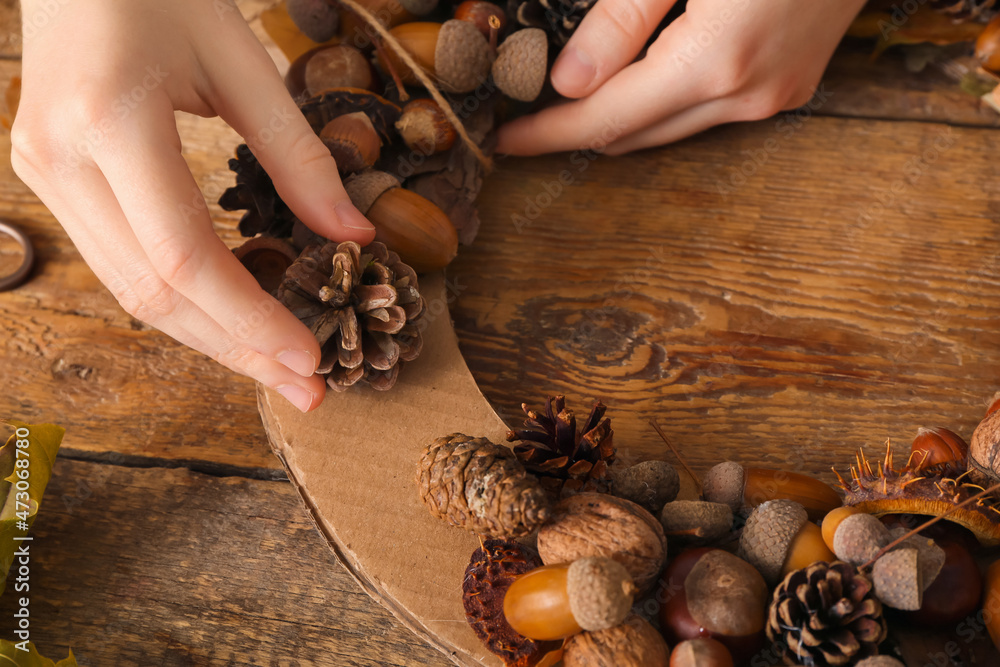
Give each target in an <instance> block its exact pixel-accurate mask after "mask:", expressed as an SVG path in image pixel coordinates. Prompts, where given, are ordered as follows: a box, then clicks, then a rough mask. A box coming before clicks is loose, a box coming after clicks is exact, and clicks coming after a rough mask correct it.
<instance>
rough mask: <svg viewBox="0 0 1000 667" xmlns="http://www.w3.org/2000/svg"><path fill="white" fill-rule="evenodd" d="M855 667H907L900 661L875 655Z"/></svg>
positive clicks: (886, 656)
mask: <svg viewBox="0 0 1000 667" xmlns="http://www.w3.org/2000/svg"><path fill="white" fill-rule="evenodd" d="M854 667H906V665H904V664H903V663H901V662H900V661H899V660H896V659H895V658H893V657H892V656H888V655H873V656H872V657H870V658H865V659H864V660H862V661H861V662H859V663H858V664H857V665H855V666H854Z"/></svg>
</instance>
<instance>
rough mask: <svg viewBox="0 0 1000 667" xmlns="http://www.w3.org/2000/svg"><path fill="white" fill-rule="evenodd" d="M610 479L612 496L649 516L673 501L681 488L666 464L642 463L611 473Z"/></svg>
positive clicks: (674, 472) (676, 475)
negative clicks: (643, 508)
mask: <svg viewBox="0 0 1000 667" xmlns="http://www.w3.org/2000/svg"><path fill="white" fill-rule="evenodd" d="M613 479H614V481H613V484H612V489H613V492H614V494H615V495H616V496H618V497H619V498H625V499H626V500H631V501H632V502H634V503H636V504H637V505H641V506H642V507H645V508H646V509H647V510H649V511H650V512H652V513H653V514H658V513H659V512H660V511H661V510H662V509H663V506H664V505H665V504H667V503H668V502H670V501H671V500H673V499H674V498H676V497H677V492H678V491H680V487H681V481H680V476H679V475H678V474H677V468H675V467H674V466H673V465H672V464H671V463H670V462H669V461H642V462H641V463H636V464H635V465H632V466H629V467H627V468H623V469H622V470H618V471H617V472H614V473H613Z"/></svg>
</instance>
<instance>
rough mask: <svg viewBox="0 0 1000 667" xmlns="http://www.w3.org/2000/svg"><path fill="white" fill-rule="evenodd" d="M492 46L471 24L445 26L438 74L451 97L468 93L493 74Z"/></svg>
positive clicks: (453, 21)
mask: <svg viewBox="0 0 1000 667" xmlns="http://www.w3.org/2000/svg"><path fill="white" fill-rule="evenodd" d="M491 64H492V58H491V56H490V45H489V42H487V41H486V38H485V37H483V33H481V32H479V30H478V29H476V26H475V25H473V24H472V23H469V22H468V21H459V20H458V19H451V20H449V21H445V22H444V23H442V24H441V32H439V33H438V41H437V46H436V47H435V49H434V73H435V74H436V75H437V78H438V81H439V82H440V84H441V87H442V88H444V89H445V90H447V91H448V92H450V93H468V92H471V91H473V90H475V89H476V88H477V87H478V86H480V85H482V84H483V83H484V82H485V81H486V77H488V76H489V74H490V65H491Z"/></svg>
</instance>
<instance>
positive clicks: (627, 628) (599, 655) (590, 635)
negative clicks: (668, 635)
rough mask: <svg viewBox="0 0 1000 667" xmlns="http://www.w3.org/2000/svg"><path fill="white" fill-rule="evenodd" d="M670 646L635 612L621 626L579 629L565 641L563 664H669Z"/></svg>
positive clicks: (632, 666)
mask: <svg viewBox="0 0 1000 667" xmlns="http://www.w3.org/2000/svg"><path fill="white" fill-rule="evenodd" d="M669 655H670V649H669V648H668V647H667V642H665V641H664V640H663V637H662V636H660V633H659V632H657V631H656V630H655V629H654V628H653V626H651V625H650V624H649V623H647V622H646V621H644V620H643V619H642V618H640V617H639V616H636V615H634V614H633V615H632V616H629V617H628V618H627V619H625V622H624V623H622V624H621V625H617V626H615V627H613V628H609V629H607V630H600V631H597V632H582V633H580V634H578V635H576V636H574V637H570V638H569V639H568V640H567V641H566V645H565V648H564V652H563V665H565V667H668V659H669V658H668V656H669Z"/></svg>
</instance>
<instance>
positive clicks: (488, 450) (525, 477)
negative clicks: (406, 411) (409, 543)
mask: <svg viewBox="0 0 1000 667" xmlns="http://www.w3.org/2000/svg"><path fill="white" fill-rule="evenodd" d="M417 487H418V489H419V493H420V499H421V500H422V501H423V502H424V504H426V505H427V507H428V509H429V510H430V511H431V514H433V515H434V516H436V517H438V518H440V519H444V520H445V521H447V522H448V523H450V524H452V525H454V526H459V527H461V528H465V529H466V530H469V531H471V532H473V533H476V534H479V535H485V536H489V537H500V538H512V537H523V536H525V535H529V534H530V533H533V532H534V531H535V530H537V529H538V527H539V526H541V525H542V523H544V522H545V521H546V520H547V519H548V518H549V516H550V513H551V507H550V500H549V496H548V495H547V494H546V493H545V491H544V490H543V489H542V488H541V486H539V485H538V480H536V479H535V478H534V477H532V476H531V475H529V474H527V473H526V472H525V470H524V467H523V466H522V465H521V464H520V463H518V461H517V458H516V457H515V456H514V453H513V452H511V451H510V450H509V449H507V448H506V447H502V446H500V445H497V444H495V443H492V442H490V441H489V440H487V439H486V438H473V437H470V436H467V435H464V434H462V433H452V434H451V435H446V436H444V437H441V438H438V439H437V440H435V441H434V442H432V443H430V444H428V445H427V446H426V447H424V449H423V452H422V453H421V456H420V463H419V467H418V471H417Z"/></svg>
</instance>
